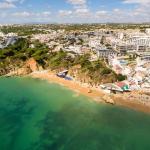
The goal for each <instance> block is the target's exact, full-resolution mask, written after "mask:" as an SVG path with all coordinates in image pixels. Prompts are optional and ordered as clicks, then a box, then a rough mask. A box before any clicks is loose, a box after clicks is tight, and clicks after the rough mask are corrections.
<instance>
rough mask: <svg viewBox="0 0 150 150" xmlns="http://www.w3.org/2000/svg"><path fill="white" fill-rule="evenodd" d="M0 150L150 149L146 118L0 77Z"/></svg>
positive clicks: (41, 85) (53, 87)
mask: <svg viewBox="0 0 150 150" xmlns="http://www.w3.org/2000/svg"><path fill="white" fill-rule="evenodd" d="M0 150H150V115H147V114H144V113H140V112H135V111H132V110H129V109H125V108H120V107H116V106H110V105H105V104H97V103H95V102H93V101H92V100H91V99H89V98H87V97H84V96H82V95H79V96H78V95H77V94H76V93H74V92H72V91H70V90H68V89H66V88H64V87H62V86H59V85H57V84H49V83H48V82H46V81H41V80H37V79H30V78H0Z"/></svg>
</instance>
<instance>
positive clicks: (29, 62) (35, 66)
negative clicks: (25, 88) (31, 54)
mask: <svg viewBox="0 0 150 150" xmlns="http://www.w3.org/2000/svg"><path fill="white" fill-rule="evenodd" d="M24 67H25V68H30V69H31V71H32V72H34V71H39V65H38V64H37V62H36V61H35V59H34V58H30V59H29V60H27V62H26V64H25V66H24Z"/></svg>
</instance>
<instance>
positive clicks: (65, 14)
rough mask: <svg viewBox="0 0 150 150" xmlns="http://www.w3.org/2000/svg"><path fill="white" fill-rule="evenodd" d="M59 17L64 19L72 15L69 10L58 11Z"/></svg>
mask: <svg viewBox="0 0 150 150" xmlns="http://www.w3.org/2000/svg"><path fill="white" fill-rule="evenodd" d="M58 13H59V16H62V17H66V16H70V15H72V11H71V10H59V12H58Z"/></svg>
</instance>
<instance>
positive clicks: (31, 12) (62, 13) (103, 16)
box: [0, 0, 150, 23]
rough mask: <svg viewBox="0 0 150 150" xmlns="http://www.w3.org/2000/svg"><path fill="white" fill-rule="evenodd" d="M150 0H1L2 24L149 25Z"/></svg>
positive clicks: (0, 16)
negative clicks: (115, 23)
mask: <svg viewBox="0 0 150 150" xmlns="http://www.w3.org/2000/svg"><path fill="white" fill-rule="evenodd" d="M149 8H150V0H0V23H30V22H43V23H44V22H46V23H106V22H150V9H149Z"/></svg>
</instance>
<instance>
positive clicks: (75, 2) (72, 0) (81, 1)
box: [67, 0, 87, 5]
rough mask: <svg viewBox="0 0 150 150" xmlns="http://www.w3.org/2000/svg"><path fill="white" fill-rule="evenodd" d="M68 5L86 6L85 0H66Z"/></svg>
mask: <svg viewBox="0 0 150 150" xmlns="http://www.w3.org/2000/svg"><path fill="white" fill-rule="evenodd" d="M67 2H68V3H70V4H72V5H84V4H86V2H87V1H86V0H67Z"/></svg>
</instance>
